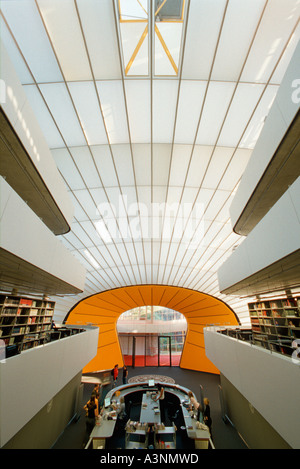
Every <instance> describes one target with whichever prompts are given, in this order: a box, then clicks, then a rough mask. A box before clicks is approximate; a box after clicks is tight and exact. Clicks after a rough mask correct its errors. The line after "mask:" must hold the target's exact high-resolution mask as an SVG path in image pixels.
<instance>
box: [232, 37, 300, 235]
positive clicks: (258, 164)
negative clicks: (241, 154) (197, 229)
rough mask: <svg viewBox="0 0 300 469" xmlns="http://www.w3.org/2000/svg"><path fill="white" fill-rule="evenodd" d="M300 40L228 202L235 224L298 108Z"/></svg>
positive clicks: (299, 101) (299, 93)
mask: <svg viewBox="0 0 300 469" xmlns="http://www.w3.org/2000/svg"><path fill="white" fill-rule="evenodd" d="M299 62H300V43H299V44H298V46H297V48H296V50H295V52H294V55H293V57H292V60H291V62H290V65H289V67H288V69H287V71H286V74H285V76H284V79H283V81H282V84H281V86H280V88H279V90H278V93H277V95H276V98H275V101H274V103H273V105H272V108H271V110H270V113H269V115H268V117H267V119H266V122H265V124H264V127H263V129H262V131H261V134H260V137H259V139H258V141H257V144H256V146H255V148H254V150H253V152H252V155H251V157H250V160H249V162H248V165H247V167H246V170H245V172H244V174H243V177H242V180H241V182H240V185H239V187H238V190H237V192H236V195H235V197H234V199H233V201H232V204H231V206H230V216H231V222H232V226H233V227H234V226H235V224H236V223H237V221H238V219H239V218H240V216H241V214H242V212H243V210H244V208H245V206H246V205H247V203H248V201H249V199H250V198H251V195H252V193H253V191H254V190H255V188H256V186H257V184H258V183H259V181H260V179H261V177H262V176H263V174H264V172H265V170H266V168H267V166H268V164H269V163H270V161H271V160H272V158H273V156H274V153H275V151H276V149H277V147H278V146H279V144H280V142H281V140H282V138H283V137H284V135H285V133H286V131H287V130H288V128H289V126H290V124H291V122H292V121H293V119H294V117H295V116H296V114H297V112H298V111H299V103H300V100H299V96H300V91H299V90H300V81H299Z"/></svg>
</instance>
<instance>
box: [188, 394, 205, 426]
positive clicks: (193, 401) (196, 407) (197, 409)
mask: <svg viewBox="0 0 300 469" xmlns="http://www.w3.org/2000/svg"><path fill="white" fill-rule="evenodd" d="M188 396H189V398H190V409H191V410H192V409H194V411H195V412H196V414H197V420H198V422H199V421H200V413H201V410H202V409H201V405H200V403H199V402H198V401H197V399H196V398H195V397H194V394H193V393H192V391H190V392H189V393H188Z"/></svg>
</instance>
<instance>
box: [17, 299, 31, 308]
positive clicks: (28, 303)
mask: <svg viewBox="0 0 300 469" xmlns="http://www.w3.org/2000/svg"><path fill="white" fill-rule="evenodd" d="M32 301H33V300H30V299H29V298H20V305H26V306H31V305H32Z"/></svg>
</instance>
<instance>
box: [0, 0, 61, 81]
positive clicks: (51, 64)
mask: <svg viewBox="0 0 300 469" xmlns="http://www.w3.org/2000/svg"><path fill="white" fill-rule="evenodd" d="M1 10H2V11H3V14H4V15H5V19H6V21H7V24H8V26H9V28H10V29H11V31H12V34H13V36H14V37H15V40H16V42H17V44H18V46H19V49H20V51H21V53H22V55H23V56H24V59H25V61H26V63H27V64H28V66H29V68H30V70H31V73H32V75H33V77H34V79H35V80H36V81H37V82H39V83H43V82H44V83H48V82H51V81H62V79H63V78H62V75H61V73H60V70H59V66H58V63H57V61H56V58H55V54H54V53H53V50H52V47H51V44H50V43H49V41H48V37H47V32H46V31H45V28H44V26H43V22H42V20H41V17H40V14H39V12H38V9H37V8H36V5H35V2H34V0H25V1H23V2H19V1H15V0H13V1H9V2H1ZM29 24H30V27H28V25H29Z"/></svg>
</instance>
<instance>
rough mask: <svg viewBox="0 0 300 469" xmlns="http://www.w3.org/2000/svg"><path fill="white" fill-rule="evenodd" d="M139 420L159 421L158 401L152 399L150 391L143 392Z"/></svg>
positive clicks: (146, 421)
mask: <svg viewBox="0 0 300 469" xmlns="http://www.w3.org/2000/svg"><path fill="white" fill-rule="evenodd" d="M140 422H145V423H161V418H160V406H159V401H157V402H155V401H154V400H153V399H152V397H151V393H150V391H146V392H145V393H144V394H143V399H142V406H141V415H140Z"/></svg>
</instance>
